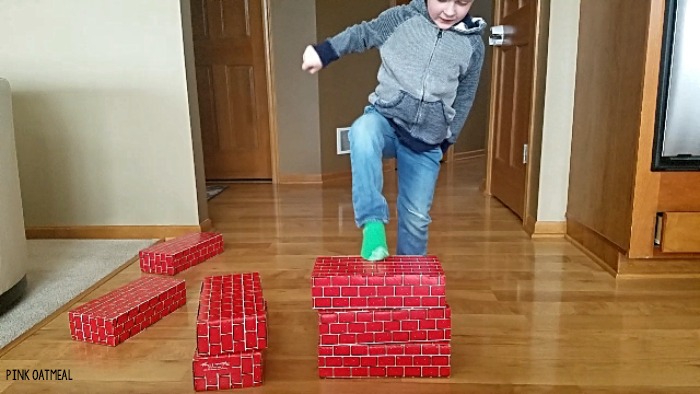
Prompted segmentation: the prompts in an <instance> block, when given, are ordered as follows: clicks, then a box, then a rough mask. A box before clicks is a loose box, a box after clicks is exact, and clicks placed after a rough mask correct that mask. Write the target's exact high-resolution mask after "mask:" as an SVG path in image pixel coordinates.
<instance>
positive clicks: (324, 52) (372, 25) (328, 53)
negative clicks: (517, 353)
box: [302, 5, 411, 74]
mask: <svg viewBox="0 0 700 394" xmlns="http://www.w3.org/2000/svg"><path fill="white" fill-rule="evenodd" d="M407 7H408V6H406V5H401V6H396V7H392V8H389V9H388V10H386V11H384V12H382V13H381V14H379V16H378V17H377V18H375V19H373V20H371V21H368V22H362V23H359V24H357V25H354V26H351V27H348V28H347V29H345V30H344V31H343V32H341V33H339V34H338V35H336V36H333V37H331V38H329V39H327V40H325V41H323V42H322V43H320V44H318V45H309V46H308V47H307V48H306V50H305V51H304V61H303V64H302V69H303V70H305V71H308V72H310V73H311V74H313V73H315V72H317V71H318V70H320V69H321V68H323V67H326V66H328V65H329V64H330V63H332V62H334V61H336V60H338V59H339V58H340V57H342V56H344V55H347V54H349V53H359V52H364V51H366V50H368V49H371V48H376V47H379V46H381V45H382V44H384V42H385V41H386V40H387V39H388V38H389V36H391V34H392V33H393V32H394V30H396V27H397V26H399V25H400V24H401V23H403V22H404V21H406V20H407V19H408V18H410V15H411V14H410V11H409V10H408V9H407ZM319 63H320V64H319ZM319 65H320V67H319Z"/></svg>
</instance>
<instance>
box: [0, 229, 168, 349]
mask: <svg viewBox="0 0 700 394" xmlns="http://www.w3.org/2000/svg"><path fill="white" fill-rule="evenodd" d="M155 242H156V240H29V241H27V249H28V255H29V258H28V262H27V282H28V283H27V289H26V291H25V293H24V296H23V297H22V298H21V299H20V301H19V302H17V303H16V304H15V305H14V306H12V307H10V309H9V310H7V311H6V312H5V313H4V314H2V315H0V327H2V330H0V349H1V348H3V347H4V346H5V345H7V344H8V343H10V342H11V341H12V340H13V339H15V338H17V337H18V336H20V335H22V334H23V333H24V332H25V331H27V330H29V329H30V328H32V327H33V326H34V325H36V324H37V323H39V322H40V321H42V320H43V319H44V318H46V317H47V316H49V315H50V314H52V313H53V312H55V311H56V310H57V309H59V308H60V307H62V306H63V305H65V304H67V303H68V302H69V301H70V300H72V299H73V298H75V297H76V296H77V295H79V294H80V293H81V292H82V291H84V290H85V289H87V288H89V287H90V286H92V285H93V284H95V283H97V282H98V281H99V280H100V279H102V278H104V277H105V276H107V275H109V274H110V273H112V272H114V270H116V269H117V268H119V267H120V266H122V265H123V264H124V263H126V262H127V261H129V260H130V259H131V258H133V257H134V256H136V255H138V252H139V250H141V249H143V248H146V247H148V246H150V245H152V244H153V243H155Z"/></svg>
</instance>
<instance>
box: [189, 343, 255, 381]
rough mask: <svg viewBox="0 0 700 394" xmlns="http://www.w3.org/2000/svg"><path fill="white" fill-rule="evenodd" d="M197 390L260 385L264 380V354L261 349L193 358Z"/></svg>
mask: <svg viewBox="0 0 700 394" xmlns="http://www.w3.org/2000/svg"><path fill="white" fill-rule="evenodd" d="M192 377H193V380H194V389H195V390H196V391H209V390H227V389H235V388H245V387H254V386H260V385H262V382H263V355H262V352H260V351H257V350H256V351H252V352H244V353H231V354H225V355H219V356H201V355H198V354H197V352H195V355H194V358H193V359H192Z"/></svg>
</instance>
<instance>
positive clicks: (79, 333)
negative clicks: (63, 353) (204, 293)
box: [68, 276, 186, 346]
mask: <svg viewBox="0 0 700 394" xmlns="http://www.w3.org/2000/svg"><path fill="white" fill-rule="evenodd" d="M185 301H186V296H185V281H184V280H181V279H173V278H164V277H156V276H148V277H143V278H141V279H138V280H136V281H134V282H131V283H129V284H127V285H125V286H122V287H120V288H118V289H115V290H113V291H111V292H109V293H107V294H105V295H103V296H102V297H99V298H97V299H95V300H92V301H90V302H88V303H86V304H83V305H81V306H79V307H77V308H75V309H73V310H71V311H70V312H68V319H69V324H70V332H71V337H72V338H73V339H74V340H77V341H85V342H91V343H97V344H101V345H107V346H116V345H118V344H120V343H122V342H124V341H125V340H126V339H128V338H130V337H132V336H134V335H136V334H138V333H139V332H141V331H143V330H144V329H146V327H148V326H150V325H151V324H153V323H155V322H157V321H158V320H160V319H162V318H163V317H164V316H166V315H168V314H169V313H171V312H173V311H175V310H176V309H177V308H179V307H181V306H183V305H185Z"/></svg>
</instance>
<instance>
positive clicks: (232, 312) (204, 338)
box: [197, 272, 267, 356]
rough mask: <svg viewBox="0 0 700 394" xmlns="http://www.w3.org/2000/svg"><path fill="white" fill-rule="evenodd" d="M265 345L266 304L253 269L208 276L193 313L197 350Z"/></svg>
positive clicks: (209, 351)
mask: <svg viewBox="0 0 700 394" xmlns="http://www.w3.org/2000/svg"><path fill="white" fill-rule="evenodd" d="M265 348H267V306H266V303H265V300H264V299H263V294H262V286H261V284H260V275H259V274H258V273H257V272H252V273H242V274H230V275H220V276H208V277H206V278H204V280H203V281H202V287H201V290H200V293H199V310H198V312H197V352H199V353H200V354H206V355H212V356H213V355H218V354H224V353H239V352H245V351H249V350H254V349H265Z"/></svg>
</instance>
